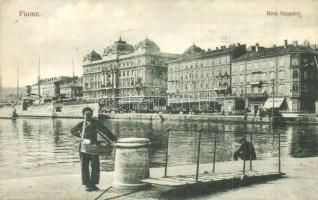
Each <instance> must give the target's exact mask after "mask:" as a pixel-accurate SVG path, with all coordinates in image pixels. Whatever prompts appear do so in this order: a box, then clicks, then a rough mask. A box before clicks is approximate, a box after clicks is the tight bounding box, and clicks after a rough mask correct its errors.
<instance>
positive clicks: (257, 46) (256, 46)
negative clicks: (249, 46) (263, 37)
mask: <svg viewBox="0 0 318 200" xmlns="http://www.w3.org/2000/svg"><path fill="white" fill-rule="evenodd" d="M258 48H259V44H258V43H256V44H255V51H256V52H258Z"/></svg>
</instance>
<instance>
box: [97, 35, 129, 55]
mask: <svg viewBox="0 0 318 200" xmlns="http://www.w3.org/2000/svg"><path fill="white" fill-rule="evenodd" d="M132 52H134V47H133V46H132V45H130V44H128V43H127V42H125V41H123V40H122V39H121V37H119V40H118V41H116V42H114V44H112V45H110V46H108V47H106V48H105V49H104V53H103V56H108V55H113V54H119V55H125V54H129V53H132Z"/></svg>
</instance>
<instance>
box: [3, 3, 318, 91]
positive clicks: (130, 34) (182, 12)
mask: <svg viewBox="0 0 318 200" xmlns="http://www.w3.org/2000/svg"><path fill="white" fill-rule="evenodd" d="M317 10H318V0H300V1H298V0H288V1H284V0H283V1H282V0H280V1H277V0H253V1H252V0H241V1H237V0H223V1H221V0H196V1H190V0H173V1H171V0H170V1H169V0H121V1H118V0H117V1H116V0H69V1H65V0H55V1H50V0H15V1H13V0H0V67H1V78H2V79H1V83H2V86H3V87H14V86H16V83H17V68H19V77H20V79H19V84H20V87H23V86H25V85H27V84H33V83H35V82H36V80H37V75H38V66H39V60H40V66H41V70H40V74H41V78H46V77H54V76H62V75H63V76H72V71H73V70H72V60H73V63H74V69H75V70H74V71H75V75H78V76H81V75H82V58H83V57H84V56H85V55H86V54H88V53H89V52H90V51H92V50H93V49H94V50H95V51H97V52H99V53H102V52H103V49H104V48H106V47H107V46H109V45H111V44H112V43H113V42H114V41H116V40H118V38H119V36H121V37H122V39H123V40H125V41H127V42H128V43H130V44H133V45H135V44H136V43H138V42H139V41H141V40H143V39H145V38H146V37H148V38H149V39H151V40H152V41H154V42H155V43H156V44H157V45H158V46H159V47H160V49H161V51H162V52H167V53H180V54H181V53H183V52H184V50H185V49H186V48H188V47H189V46H191V45H192V44H193V43H194V44H196V45H197V46H200V47H201V48H204V49H207V48H211V49H215V48H216V47H217V46H221V45H229V44H231V43H241V44H247V46H250V45H254V44H255V43H259V44H260V46H265V47H266V46H268V47H270V46H272V45H274V44H276V45H282V44H283V41H284V40H285V39H287V40H288V42H289V43H291V42H292V41H294V40H298V41H299V43H302V42H303V41H304V40H309V41H310V42H311V43H318V34H317V33H318V12H317ZM20 11H25V12H34V13H36V12H38V13H39V15H40V16H38V17H28V16H24V15H22V16H20ZM267 11H272V12H278V16H269V15H267ZM281 11H283V12H293V11H295V12H297V13H300V16H280V12H281Z"/></svg>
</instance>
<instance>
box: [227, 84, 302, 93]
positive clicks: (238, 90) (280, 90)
mask: <svg viewBox="0 0 318 200" xmlns="http://www.w3.org/2000/svg"><path fill="white" fill-rule="evenodd" d="M275 89H276V88H275ZM277 89H278V91H275V94H280V95H285V94H288V93H289V92H296V93H297V92H299V84H298V83H293V84H292V88H291V91H290V88H289V85H288V84H287V85H283V84H281V85H279V86H278V88H277ZM232 93H233V94H234V95H241V94H244V88H243V87H240V88H237V87H234V88H233V89H232ZM246 93H247V94H255V93H267V94H268V95H270V94H272V86H271V85H267V86H263V87H262V86H261V87H251V86H247V87H246Z"/></svg>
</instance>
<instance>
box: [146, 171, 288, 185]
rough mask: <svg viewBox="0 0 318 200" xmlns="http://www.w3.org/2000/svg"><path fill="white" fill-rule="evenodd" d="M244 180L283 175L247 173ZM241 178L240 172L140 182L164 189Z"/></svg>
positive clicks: (258, 172)
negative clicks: (164, 187) (163, 187)
mask: <svg viewBox="0 0 318 200" xmlns="http://www.w3.org/2000/svg"><path fill="white" fill-rule="evenodd" d="M245 175H246V176H245V178H246V179H249V178H259V179H264V180H265V179H267V178H269V177H281V176H282V175H283V174H281V173H279V172H265V171H247V172H246V173H245ZM242 176H243V173H242V172H236V173H235V172H227V173H222V172H218V173H209V174H200V175H199V176H198V181H196V177H195V175H179V176H167V177H161V178H149V179H143V180H141V182H143V183H150V184H153V185H160V186H166V187H181V186H186V185H195V184H198V183H221V182H223V181H240V180H241V177H242Z"/></svg>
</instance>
